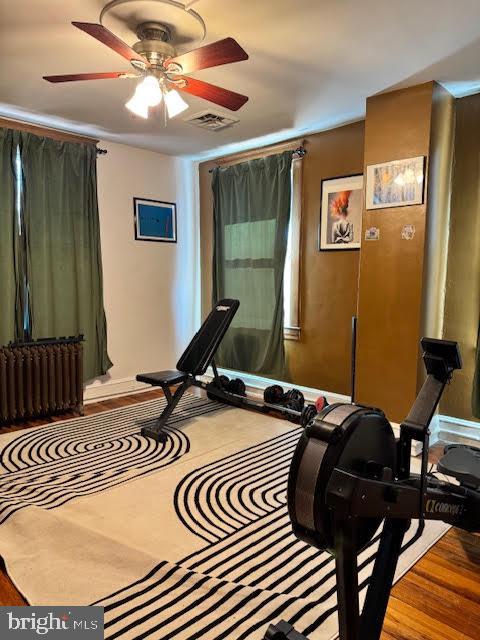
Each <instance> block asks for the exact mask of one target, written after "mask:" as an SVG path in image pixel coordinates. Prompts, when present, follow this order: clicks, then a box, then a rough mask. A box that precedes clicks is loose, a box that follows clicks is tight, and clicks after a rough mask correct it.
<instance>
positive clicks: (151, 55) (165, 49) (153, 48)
mask: <svg viewBox="0 0 480 640" xmlns="http://www.w3.org/2000/svg"><path fill="white" fill-rule="evenodd" d="M137 37H138V38H139V41H138V42H136V43H135V44H134V45H133V46H132V49H133V50H134V51H136V52H137V53H139V54H140V55H142V56H144V57H145V58H146V59H147V60H148V61H149V63H150V64H151V65H153V66H163V63H164V62H165V60H168V59H169V58H173V57H174V56H175V54H176V52H175V47H174V46H173V45H172V44H171V42H170V38H171V33H170V29H169V28H168V27H167V26H166V25H163V24H161V23H159V22H144V23H142V24H140V25H139V26H138V27H137Z"/></svg>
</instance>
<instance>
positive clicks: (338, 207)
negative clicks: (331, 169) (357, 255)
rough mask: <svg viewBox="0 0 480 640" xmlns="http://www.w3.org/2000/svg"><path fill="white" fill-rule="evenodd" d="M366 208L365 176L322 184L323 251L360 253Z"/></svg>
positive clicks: (321, 249) (320, 240) (335, 179)
mask: <svg viewBox="0 0 480 640" xmlns="http://www.w3.org/2000/svg"><path fill="white" fill-rule="evenodd" d="M362 208H363V175H362V174H359V175H353V176H342V177H339V178H328V179H327V180H322V187H321V205H320V227H319V234H318V236H319V238H318V248H319V250H320V251H345V250H351V249H360V242H361V238H360V236H361V233H362Z"/></svg>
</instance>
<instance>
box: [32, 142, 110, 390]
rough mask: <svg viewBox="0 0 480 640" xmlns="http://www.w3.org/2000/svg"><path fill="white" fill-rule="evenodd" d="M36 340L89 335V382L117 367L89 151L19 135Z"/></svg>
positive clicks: (87, 146)
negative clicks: (112, 351)
mask: <svg viewBox="0 0 480 640" xmlns="http://www.w3.org/2000/svg"><path fill="white" fill-rule="evenodd" d="M20 148H21V156H22V165H23V173H24V219H25V229H26V240H27V242H26V258H27V259H26V264H27V272H28V283H29V301H30V309H31V331H32V338H33V339H37V338H46V337H53V336H56V337H57V336H64V335H74V334H80V333H83V334H84V335H85V343H84V377H85V379H86V380H88V379H90V378H93V377H95V376H99V375H102V374H104V373H106V372H107V370H108V369H109V368H110V367H111V366H112V363H111V361H110V359H109V357H108V354H107V331H106V321H105V312H104V308H103V282H102V259H101V250H100V228H99V218H98V208H97V178H96V150H95V147H94V146H93V145H90V144H78V143H72V142H60V141H58V140H53V139H51V138H43V137H39V136H36V135H33V134H30V133H27V132H21V134H20Z"/></svg>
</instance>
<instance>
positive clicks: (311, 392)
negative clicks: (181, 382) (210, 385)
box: [202, 367, 351, 404]
mask: <svg viewBox="0 0 480 640" xmlns="http://www.w3.org/2000/svg"><path fill="white" fill-rule="evenodd" d="M218 372H219V373H220V374H222V375H226V376H228V377H229V378H241V379H242V380H243V381H244V382H245V386H246V388H247V393H248V394H249V395H252V396H253V397H262V398H263V391H264V389H266V388H267V387H269V386H270V385H272V384H280V385H281V386H282V387H283V388H284V389H291V388H292V386H293V385H290V384H289V383H285V382H282V381H280V380H272V379H270V378H262V376H256V375H254V374H251V373H245V372H243V371H233V370H231V369H222V368H219V369H218ZM202 378H203V379H204V380H205V381H206V382H208V381H209V380H211V379H212V378H213V370H212V368H211V367H209V368H208V370H207V372H206V374H205V375H204V376H202ZM295 389H299V391H301V392H302V393H303V395H304V396H305V400H306V401H307V402H315V400H316V399H317V398H318V397H319V396H325V397H326V398H327V400H328V402H329V403H330V404H332V403H333V402H351V398H350V396H345V395H342V394H340V393H332V392H331V391H322V390H321V389H313V388H312V387H303V386H295Z"/></svg>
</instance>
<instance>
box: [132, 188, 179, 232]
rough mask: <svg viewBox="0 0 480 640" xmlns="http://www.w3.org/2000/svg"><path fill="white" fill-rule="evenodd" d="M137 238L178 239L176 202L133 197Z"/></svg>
mask: <svg viewBox="0 0 480 640" xmlns="http://www.w3.org/2000/svg"><path fill="white" fill-rule="evenodd" d="M133 215H134V223H135V240H149V241H151V242H176V241H177V207H176V205H175V203H174V202H161V201H160V200H150V199H148V198H134V199H133Z"/></svg>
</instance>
